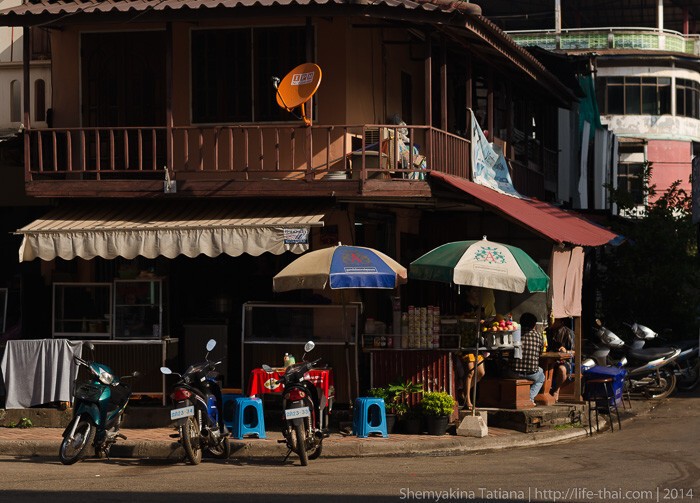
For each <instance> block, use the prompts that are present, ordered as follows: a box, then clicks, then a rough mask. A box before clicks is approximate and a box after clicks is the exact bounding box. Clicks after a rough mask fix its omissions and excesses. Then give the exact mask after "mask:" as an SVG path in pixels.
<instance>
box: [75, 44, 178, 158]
mask: <svg viewBox="0 0 700 503" xmlns="http://www.w3.org/2000/svg"><path fill="white" fill-rule="evenodd" d="M81 47H82V49H81V71H82V116H83V125H84V126H86V127H112V128H114V127H117V128H120V127H136V126H138V127H144V126H146V127H148V126H151V127H153V126H165V105H166V103H165V100H166V94H165V47H166V33H165V32H164V31H145V32H112V33H84V34H82V36H81ZM124 135H128V136H129V138H128V145H129V150H128V154H125V152H124V149H123V148H117V149H115V151H114V161H112V159H111V155H112V154H111V153H110V141H111V139H110V137H109V133H108V132H107V131H104V132H100V135H99V138H100V165H101V166H102V167H103V168H106V167H110V168H112V169H115V170H123V169H129V170H138V169H139V164H138V159H139V157H138V152H137V145H138V136H137V135H138V133H137V131H135V130H131V131H124V130H118V131H116V132H115V138H114V140H113V141H114V145H119V146H121V145H124V144H125V142H124ZM155 141H156V152H157V153H156V158H155V159H154V157H153V136H152V134H151V131H144V132H143V135H142V142H143V147H142V152H143V154H142V155H143V157H142V166H143V169H144V170H150V169H153V168H154V166H155V167H159V168H162V166H163V165H164V160H165V134H164V131H162V130H161V131H158V132H157V134H156V138H155ZM95 143H96V139H95V137H94V135H90V145H89V148H90V154H89V155H90V157H91V158H92V159H94V157H95V156H96V148H95ZM154 161H155V162H154ZM112 162H114V166H112V165H111V164H112Z"/></svg>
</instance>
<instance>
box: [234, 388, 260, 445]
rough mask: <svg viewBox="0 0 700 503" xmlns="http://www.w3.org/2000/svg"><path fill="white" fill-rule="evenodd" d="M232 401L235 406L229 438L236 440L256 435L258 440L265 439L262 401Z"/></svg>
mask: <svg viewBox="0 0 700 503" xmlns="http://www.w3.org/2000/svg"><path fill="white" fill-rule="evenodd" d="M234 401H235V404H236V405H235V407H234V412H233V424H232V425H231V436H232V437H233V438H235V439H237V440H240V439H242V438H243V437H245V436H246V435H257V436H258V438H267V435H265V417H264V416H263V407H262V400H260V399H259V398H251V397H237V398H235V399H234ZM227 426H228V425H227Z"/></svg>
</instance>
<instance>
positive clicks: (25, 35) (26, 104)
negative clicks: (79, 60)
mask: <svg viewBox="0 0 700 503" xmlns="http://www.w3.org/2000/svg"><path fill="white" fill-rule="evenodd" d="M30 40H31V36H30V33H29V27H28V26H23V27H22V78H23V82H22V84H23V85H22V94H23V96H22V98H23V108H22V109H23V111H24V116H23V121H24V129H25V133H24V180H25V181H27V182H28V181H31V174H30V173H31V170H30V166H31V159H30V154H31V145H30V138H29V136H30V135H29V128H30V125H31V123H30V121H29V119H30V117H29V110H30V103H31V101H30V100H31V98H30V96H29V90H30V89H31V87H30V85H29V83H30V82H29V79H30V74H29V63H30V59H31V57H32V54H31V52H30V51H31V45H30ZM10 43H11V44H12V43H13V42H12V41H11V42H10Z"/></svg>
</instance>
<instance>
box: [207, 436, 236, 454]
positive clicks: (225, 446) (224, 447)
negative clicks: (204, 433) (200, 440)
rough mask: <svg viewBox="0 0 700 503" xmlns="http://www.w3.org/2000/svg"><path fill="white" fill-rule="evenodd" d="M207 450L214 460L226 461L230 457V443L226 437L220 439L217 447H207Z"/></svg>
mask: <svg viewBox="0 0 700 503" xmlns="http://www.w3.org/2000/svg"><path fill="white" fill-rule="evenodd" d="M207 450H208V451H209V454H211V455H212V456H213V457H214V458H216V459H228V458H229V457H230V456H231V443H230V442H229V441H228V437H221V439H219V443H218V444H217V445H212V446H209V447H207Z"/></svg>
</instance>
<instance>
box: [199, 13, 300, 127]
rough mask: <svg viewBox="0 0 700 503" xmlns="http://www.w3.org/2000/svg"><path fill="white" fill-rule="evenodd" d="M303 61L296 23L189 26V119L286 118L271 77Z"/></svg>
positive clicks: (203, 121)
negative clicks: (190, 99)
mask: <svg viewBox="0 0 700 503" xmlns="http://www.w3.org/2000/svg"><path fill="white" fill-rule="evenodd" d="M305 61H306V29H305V27H303V26H299V27H294V26H292V27H275V28H244V29H220V30H218V29H217V30H194V31H193V32H192V122H194V123H220V122H263V121H287V120H290V118H291V116H290V114H289V113H288V112H286V111H284V110H283V109H282V108H280V107H279V106H278V105H277V101H276V99H275V89H274V87H273V86H272V77H275V76H276V77H280V78H282V77H284V75H285V74H286V73H287V72H288V71H289V70H291V69H292V68H294V67H295V66H297V65H299V64H301V63H303V62H305Z"/></svg>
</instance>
